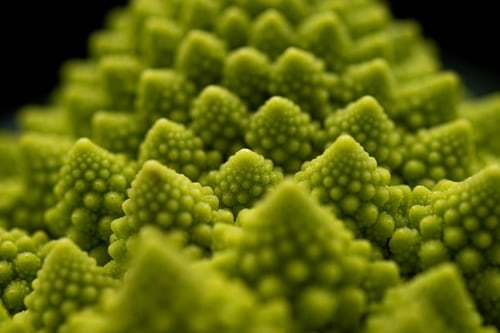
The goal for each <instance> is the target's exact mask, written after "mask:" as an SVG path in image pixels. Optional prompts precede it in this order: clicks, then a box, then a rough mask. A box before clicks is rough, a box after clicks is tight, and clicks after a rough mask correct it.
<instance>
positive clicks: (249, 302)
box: [62, 229, 290, 333]
mask: <svg viewBox="0 0 500 333" xmlns="http://www.w3.org/2000/svg"><path fill="white" fill-rule="evenodd" d="M135 243H136V244H135V247H136V248H135V251H134V253H135V254H134V258H133V261H132V263H131V269H130V271H129V273H128V274H127V276H126V277H125V281H124V284H123V288H122V289H121V290H120V291H119V292H118V293H116V294H114V295H109V296H108V299H109V300H108V301H107V303H108V304H109V305H108V306H107V307H106V308H105V309H104V313H102V312H101V313H99V314H97V313H93V314H85V313H83V314H80V315H78V316H77V317H74V318H72V319H71V320H70V322H69V323H68V325H67V326H66V327H65V329H66V330H64V329H63V330H62V333H65V332H68V333H69V332H71V333H74V332H91V331H92V332H94V333H139V332H148V333H153V332H162V333H169V332H172V333H174V332H183V333H197V332H205V333H260V332H266V333H285V332H289V328H290V327H288V324H289V319H288V312H287V308H286V305H285V304H283V303H280V302H275V303H269V304H265V303H261V302H259V301H257V300H256V299H255V297H254V295H253V294H252V293H251V292H250V291H249V290H248V289H247V288H245V287H244V286H243V285H241V284H240V283H238V282H233V281H231V280H229V279H227V278H226V277H224V276H223V275H221V274H220V273H219V272H217V271H215V270H214V269H212V268H211V267H210V266H209V265H207V264H206V263H198V262H194V261H193V260H192V259H191V258H190V257H189V256H186V255H185V254H184V253H182V251H181V250H180V249H179V248H178V247H177V246H176V244H175V242H174V241H172V240H171V239H168V238H167V239H166V238H165V237H163V236H162V235H161V234H160V233H159V232H158V231H156V230H154V229H145V230H143V231H142V232H141V234H140V236H139V239H138V240H136V241H135ZM132 299H133V300H134V302H130V300H132ZM187 314H188V315H187ZM89 319H90V320H89ZM80 325H83V327H86V328H87V330H85V329H83V330H80V331H78V330H77V331H75V330H74V329H78V326H80ZM96 327H97V328H98V329H97V331H95V330H89V329H91V328H94V329H95V328H96Z"/></svg>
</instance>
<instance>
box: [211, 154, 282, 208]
mask: <svg viewBox="0 0 500 333" xmlns="http://www.w3.org/2000/svg"><path fill="white" fill-rule="evenodd" d="M282 179H283V174H282V173H281V171H279V170H276V169H275V168H274V166H273V162H272V161H270V160H266V159H264V157H262V156H261V155H259V154H257V153H255V152H253V151H251V150H248V149H242V150H240V151H238V152H237V153H236V154H234V155H233V156H231V157H229V160H228V161H227V162H226V163H224V164H223V165H222V166H221V167H220V169H219V170H218V171H215V172H213V173H211V174H210V175H209V180H208V181H207V182H208V185H210V186H212V188H213V189H214V193H215V195H217V197H219V199H220V201H221V205H222V206H223V207H227V208H229V209H231V210H232V211H233V213H235V214H237V213H238V212H239V211H240V210H241V209H243V208H251V207H252V205H253V204H254V203H255V202H256V201H257V200H258V199H260V198H261V197H262V196H263V195H264V194H265V193H266V192H267V191H268V190H269V189H270V188H271V187H273V186H275V185H276V184H278V183H279V182H280V181H281V180H282Z"/></svg>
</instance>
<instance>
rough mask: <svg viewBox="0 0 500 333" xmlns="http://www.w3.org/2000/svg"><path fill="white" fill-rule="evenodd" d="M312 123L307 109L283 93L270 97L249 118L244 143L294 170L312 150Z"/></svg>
mask: <svg viewBox="0 0 500 333" xmlns="http://www.w3.org/2000/svg"><path fill="white" fill-rule="evenodd" d="M313 131H314V126H313V124H312V123H311V120H310V117H309V115H308V114H307V113H304V112H302V111H301V109H300V107H298V106H297V105H296V104H294V103H293V102H291V101H290V100H288V99H286V98H283V97H273V98H271V99H270V100H269V101H267V102H266V104H264V105H263V106H262V107H261V108H260V109H259V111H257V113H255V114H254V115H253V116H252V117H251V119H250V124H249V125H248V129H247V132H246V135H245V140H246V142H247V144H248V145H249V146H250V147H251V148H252V149H253V150H255V151H256V152H258V153H259V154H262V155H263V156H264V157H266V158H269V159H271V160H273V162H274V163H276V165H278V166H281V167H283V168H284V169H285V170H286V171H288V172H295V171H297V170H298V169H299V168H300V165H301V164H302V163H303V162H304V161H306V160H307V159H309V157H310V156H311V155H312V153H313V147H312V141H313Z"/></svg>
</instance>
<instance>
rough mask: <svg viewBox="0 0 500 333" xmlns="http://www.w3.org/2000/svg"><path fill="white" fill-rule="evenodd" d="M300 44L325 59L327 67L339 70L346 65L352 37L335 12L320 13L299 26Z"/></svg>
mask: <svg viewBox="0 0 500 333" xmlns="http://www.w3.org/2000/svg"><path fill="white" fill-rule="evenodd" d="M299 38H300V45H301V46H302V47H304V49H306V50H308V51H309V52H312V53H313V54H314V55H315V56H316V57H318V58H320V59H323V60H324V62H325V64H326V66H327V68H328V69H329V70H332V71H339V70H341V69H343V68H344V67H345V63H346V61H347V60H346V57H347V54H348V50H349V48H350V47H351V42H352V41H351V39H350V36H349V33H348V30H347V29H346V27H345V25H344V24H343V22H342V21H341V20H340V19H339V18H338V16H337V15H335V13H333V12H326V13H318V14H316V15H314V16H311V17H309V18H308V19H307V20H305V21H304V22H303V23H302V25H301V26H300V28H299Z"/></svg>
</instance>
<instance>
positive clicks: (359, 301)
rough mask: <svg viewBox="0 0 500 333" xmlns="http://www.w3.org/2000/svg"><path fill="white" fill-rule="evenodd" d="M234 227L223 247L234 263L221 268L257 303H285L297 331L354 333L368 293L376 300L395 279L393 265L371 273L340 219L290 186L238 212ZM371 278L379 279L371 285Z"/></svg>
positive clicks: (358, 245) (363, 245) (366, 247)
mask: <svg viewBox="0 0 500 333" xmlns="http://www.w3.org/2000/svg"><path fill="white" fill-rule="evenodd" d="M237 223H238V224H239V225H240V226H241V235H240V237H239V238H238V241H236V242H234V244H232V246H229V247H228V249H226V251H228V253H232V254H233V256H234V263H233V264H232V265H231V264H230V265H228V266H225V269H228V270H229V272H231V274H234V275H236V276H238V277H240V278H242V279H243V280H244V281H245V282H246V283H247V284H248V285H249V286H251V287H252V288H253V289H255V290H256V291H257V292H258V294H259V295H260V297H262V298H263V299H280V298H285V299H287V300H288V301H289V302H290V304H291V306H292V311H293V313H294V314H295V316H294V317H295V319H296V325H297V327H300V328H301V329H303V330H313V329H326V328H327V327H336V328H337V329H338V330H339V331H341V332H344V331H346V332H347V331H349V330H351V329H355V328H356V327H358V325H359V324H360V323H361V317H362V316H363V314H364V313H365V311H366V309H367V305H368V303H369V302H370V299H371V297H370V295H369V294H371V293H373V294H377V295H381V294H383V292H382V290H384V289H385V288H386V287H387V286H388V285H391V284H394V283H397V281H398V271H397V267H396V266H395V265H393V264H389V267H388V268H387V269H385V268H382V267H380V266H379V267H377V268H374V269H373V270H372V268H373V266H372V264H373V263H372V262H371V261H370V259H369V258H370V256H371V249H370V247H369V245H368V244H367V243H366V242H361V243H357V242H356V241H354V240H353V237H352V234H351V233H350V232H349V231H348V230H347V229H345V228H344V226H343V224H342V223H341V222H340V221H338V220H336V219H335V218H334V216H333V215H331V213H329V212H328V211H327V210H326V209H324V208H322V207H320V206H319V205H318V204H317V203H316V202H315V201H314V200H313V199H311V198H310V196H309V194H308V193H307V191H306V190H305V189H304V188H302V187H301V186H300V185H298V184H296V183H293V182H291V181H286V182H283V183H282V184H281V185H280V186H278V187H277V188H276V189H275V190H274V191H272V192H270V193H269V195H267V196H266V197H265V198H264V199H263V201H261V202H260V203H259V204H257V205H256V206H255V207H254V208H253V209H251V210H248V211H244V212H242V213H241V214H240V215H239V217H238V220H237ZM221 227H222V226H221ZM222 232H223V231H222ZM361 248H363V249H364V250H363V251H360V252H358V250H360V249H361ZM375 272H378V273H380V274H381V275H382V276H383V279H376V278H373V279H372V277H374V276H376V275H377V274H376V273H375ZM375 280H377V281H380V280H382V281H384V282H383V283H381V284H377V283H375V282H374V281H375ZM367 281H372V282H374V283H373V284H371V285H370V284H365V283H366V282H367Z"/></svg>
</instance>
